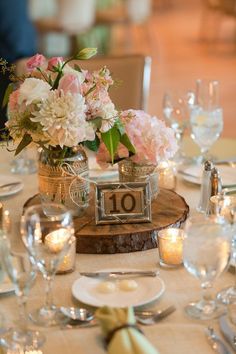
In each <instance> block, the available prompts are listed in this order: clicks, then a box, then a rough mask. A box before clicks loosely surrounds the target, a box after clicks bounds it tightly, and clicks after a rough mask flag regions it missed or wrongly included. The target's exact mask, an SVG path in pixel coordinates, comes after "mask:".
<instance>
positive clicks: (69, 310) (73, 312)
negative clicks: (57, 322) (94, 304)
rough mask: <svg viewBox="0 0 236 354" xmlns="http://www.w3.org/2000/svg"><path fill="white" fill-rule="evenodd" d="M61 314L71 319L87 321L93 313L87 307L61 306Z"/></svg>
mask: <svg viewBox="0 0 236 354" xmlns="http://www.w3.org/2000/svg"><path fill="white" fill-rule="evenodd" d="M60 310H61V312H62V313H63V315H65V316H66V317H69V318H70V319H71V320H73V321H80V322H89V321H92V320H93V319H94V315H93V314H92V313H91V312H90V311H89V310H87V309H85V308H81V307H63V306H62V307H61V308H60Z"/></svg>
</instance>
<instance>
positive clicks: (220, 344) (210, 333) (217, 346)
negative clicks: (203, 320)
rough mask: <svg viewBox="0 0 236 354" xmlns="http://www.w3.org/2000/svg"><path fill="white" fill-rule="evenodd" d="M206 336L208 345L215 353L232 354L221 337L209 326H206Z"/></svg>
mask: <svg viewBox="0 0 236 354" xmlns="http://www.w3.org/2000/svg"><path fill="white" fill-rule="evenodd" d="M206 336H207V339H208V342H209V344H210V346H211V347H212V349H213V350H214V351H215V352H216V353H218V354H232V352H231V351H230V350H229V349H228V347H227V345H226V344H225V343H224V341H223V339H221V337H220V336H219V335H218V334H216V332H215V331H214V329H213V328H212V327H211V326H209V327H207V328H206Z"/></svg>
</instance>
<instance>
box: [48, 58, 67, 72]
mask: <svg viewBox="0 0 236 354" xmlns="http://www.w3.org/2000/svg"><path fill="white" fill-rule="evenodd" d="M63 62H64V59H63V57H53V58H51V59H50V60H49V61H48V68H47V69H48V70H50V71H55V68H57V67H59V68H60V67H61V66H62V64H63Z"/></svg>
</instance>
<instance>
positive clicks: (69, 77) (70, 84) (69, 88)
mask: <svg viewBox="0 0 236 354" xmlns="http://www.w3.org/2000/svg"><path fill="white" fill-rule="evenodd" d="M58 90H62V91H64V92H65V93H66V92H70V93H72V94H77V93H81V86H80V82H79V79H78V77H77V76H76V75H74V74H65V75H64V76H63V77H62V78H61V80H60V83H59V86H58Z"/></svg>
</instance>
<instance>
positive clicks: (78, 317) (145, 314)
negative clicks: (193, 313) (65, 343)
mask: <svg viewBox="0 0 236 354" xmlns="http://www.w3.org/2000/svg"><path fill="white" fill-rule="evenodd" d="M60 310H61V312H62V313H63V314H64V315H65V317H67V318H68V322H66V323H64V324H63V325H62V326H61V328H62V329H64V328H67V329H70V328H75V327H76V328H77V327H78V328H89V327H94V326H97V325H98V322H97V321H96V319H95V317H94V314H93V313H91V312H90V311H88V310H87V309H84V308H74V307H61V308H60ZM175 310H176V308H175V306H173V305H172V306H169V307H167V308H165V309H163V310H157V311H154V310H150V311H148V310H143V311H142V310H134V312H135V318H136V320H137V322H138V323H140V324H142V325H145V326H150V325H154V324H155V323H157V322H159V321H161V320H162V319H164V318H166V317H168V316H169V315H170V314H172V313H173V312H174V311H175Z"/></svg>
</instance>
